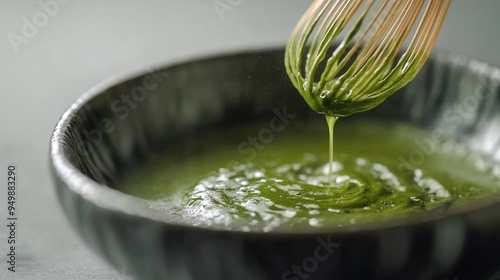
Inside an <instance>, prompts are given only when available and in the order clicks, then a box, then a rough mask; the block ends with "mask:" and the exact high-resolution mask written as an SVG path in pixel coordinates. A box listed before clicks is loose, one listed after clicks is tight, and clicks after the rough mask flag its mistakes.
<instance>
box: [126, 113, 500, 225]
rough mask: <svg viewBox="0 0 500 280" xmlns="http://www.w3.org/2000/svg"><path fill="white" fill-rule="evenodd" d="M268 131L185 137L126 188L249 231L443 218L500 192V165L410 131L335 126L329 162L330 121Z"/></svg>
mask: <svg viewBox="0 0 500 280" xmlns="http://www.w3.org/2000/svg"><path fill="white" fill-rule="evenodd" d="M269 128H270V125H269V123H261V124H255V125H249V126H242V127H237V128H234V129H226V130H224V131H214V132H210V133H206V134H203V135H202V136H193V137H192V138H191V139H183V140H182V141H179V143H177V144H175V145H170V146H169V148H168V149H167V150H166V151H165V153H164V154H161V155H159V156H157V157H156V158H155V159H154V160H152V162H150V163H149V164H148V165H146V166H144V167H143V168H141V169H140V170H138V171H137V172H135V173H134V174H132V175H131V176H130V177H128V178H126V180H125V181H124V182H123V184H121V185H120V186H119V189H120V190H122V191H124V192H126V193H129V194H132V195H135V196H139V197H142V198H144V199H147V200H151V201H152V204H153V207H154V208H157V209H159V210H161V211H166V212H169V213H173V214H174V215H176V216H178V217H180V218H181V219H182V220H184V221H189V223H192V224H195V225H199V226H205V227H212V228H224V229H235V230H244V231H272V230H278V231H279V230H293V229H298V228H317V227H319V228H333V227H341V226H349V225H352V224H359V223H370V222H374V221H375V222H376V221H380V220H385V219H391V218H394V217H398V216H401V215H419V214H424V213H426V212H428V211H445V210H447V209H450V208H454V207H460V206H462V205H464V204H466V203H469V202H471V201H474V200H477V199H481V198H485V197H490V196H493V195H497V194H498V192H499V189H500V166H499V165H498V163H495V162H493V161H490V160H488V159H486V158H484V157H481V156H480V155H477V154H475V153H473V152H471V151H469V150H468V149H467V148H466V147H464V146H463V145H460V144H457V143H455V142H453V141H450V140H449V139H446V138H443V137H436V136H435V135H434V134H431V133H430V132H425V131H422V130H420V129H418V128H415V127H410V126H408V125H403V124H400V123H392V122H387V121H385V122H378V121H351V120H348V119H346V120H345V121H343V122H342V123H341V124H339V125H338V126H337V127H336V129H337V131H338V132H339V133H338V135H337V136H336V138H335V156H334V161H333V163H331V164H330V163H329V159H330V157H331V154H328V153H325V151H326V143H328V138H327V134H326V133H325V125H324V123H323V122H319V123H305V122H300V121H293V122H292V123H291V124H289V125H288V126H286V127H285V128H284V129H283V130H280V131H278V132H272V133H269V131H272V130H270V129H269ZM331 132H333V131H331ZM330 169H331V170H332V172H331V173H330ZM330 174H331V175H330ZM330 182H333V185H332V184H330Z"/></svg>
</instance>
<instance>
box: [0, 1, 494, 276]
mask: <svg viewBox="0 0 500 280" xmlns="http://www.w3.org/2000/svg"><path fill="white" fill-rule="evenodd" d="M41 1H42V2H49V0H41ZM60 1H61V2H62V0H60ZM66 1H68V0H66ZM219 1H221V2H224V3H228V0H219ZM213 2H214V1H213V0H182V1H181V0H178V1H173V0H169V1H165V0H147V1H144V0H143V1H139V0H136V1H132V0H109V1H97V0H93V1H82V0H70V1H68V3H67V4H64V5H60V6H59V11H58V12H57V13H55V15H54V16H53V17H49V20H48V22H47V24H46V25H45V26H43V27H40V28H39V29H38V31H37V32H35V33H34V36H33V37H32V38H29V39H28V42H27V43H26V44H24V43H23V44H21V45H19V50H18V52H17V53H16V52H15V48H13V46H12V44H11V43H10V40H9V37H8V36H9V33H11V32H13V33H16V34H19V35H21V34H22V28H23V25H24V22H23V17H26V18H27V19H29V20H30V21H32V20H31V19H32V17H33V15H34V14H36V13H37V12H40V11H43V9H42V8H41V7H40V5H39V4H38V0H36V1H35V0H29V1H21V0H19V1H10V0H0V22H1V24H0V35H1V37H0V40H1V43H0V54H1V60H0V63H1V64H0V65H1V66H0V67H1V68H0V69H1V72H0V84H1V85H2V87H1V90H2V92H1V93H0V94H1V95H0V96H1V99H0V100H1V101H0V106H1V110H0V119H1V120H2V121H1V122H0V174H2V175H0V180H2V181H1V182H0V186H3V187H2V190H1V191H0V194H1V195H0V219H1V220H2V222H1V224H2V225H3V224H4V222H5V219H6V212H7V211H6V206H7V204H6V198H5V197H6V187H5V183H4V182H5V170H6V166H7V164H8V163H15V164H16V165H17V167H18V170H19V186H18V207H19V209H18V217H19V219H20V220H19V228H18V242H19V244H18V248H19V251H18V267H17V269H18V272H16V273H15V274H11V273H8V272H7V265H6V262H5V252H6V249H7V242H6V234H7V232H6V227H5V226H0V254H1V255H2V256H3V257H2V258H0V259H1V260H2V261H1V265H0V279H33V280H37V279H65V280H66V279H127V277H126V276H124V275H122V274H120V273H119V272H116V271H114V270H113V269H112V268H110V267H109V266H108V265H106V264H105V263H103V261H102V260H100V259H99V258H97V257H96V256H95V255H94V254H93V253H92V252H90V251H89V250H88V249H87V248H86V247H85V245H84V244H83V243H82V242H81V241H80V240H79V239H78V238H77V236H76V234H75V233H74V232H73V230H72V229H71V228H70V227H69V224H68V222H67V221H66V220H65V217H64V216H63V213H62V211H61V208H60V206H59V205H58V202H57V201H56V198H55V194H54V190H53V188H52V184H51V181H50V177H49V173H48V154H47V152H48V141H49V137H50V133H51V130H52V128H53V126H54V125H55V123H56V121H57V119H58V117H59V116H60V115H61V114H62V113H63V111H64V110H65V109H66V108H67V107H68V106H69V105H70V104H71V102H72V101H74V100H75V99H76V98H77V97H78V96H80V95H81V94H82V93H83V92H85V91H86V90H88V89H89V88H90V87H92V86H93V85H95V84H96V83H98V82H99V81H102V80H104V79H106V78H107V77H110V76H114V75H116V74H119V73H124V72H134V71H137V70H141V69H147V68H148V67H150V66H153V65H156V64H158V62H168V61H178V60H182V59H184V58H189V57H195V56H201V55H206V54H213V53H220V52H222V51H226V50H227V51H234V50H239V49H248V48H255V47H257V46H275V45H280V44H283V43H284V42H285V41H286V39H287V37H288V35H289V33H290V31H291V29H292V27H293V26H294V24H295V21H296V20H297V19H298V17H299V16H300V15H301V14H302V12H303V10H304V9H305V8H306V6H308V4H309V3H310V2H311V1H302V0H240V1H236V0H233V1H229V2H232V3H240V4H238V5H236V6H235V7H233V10H232V11H227V12H225V13H224V14H222V17H221V16H220V14H218V13H217V11H216V9H215V8H214V6H213ZM498 11H500V1H497V0H481V1H471V0H454V1H453V5H452V9H451V10H450V14H449V17H448V20H447V22H446V23H445V26H444V29H443V31H442V34H441V37H440V39H439V41H438V48H440V49H451V50H456V51H460V52H463V53H465V54H468V55H470V56H472V57H476V58H479V59H481V60H485V61H488V62H492V63H493V64H495V65H500V54H499V53H500V39H499V36H498V35H497V34H498V30H499V28H500V18H499V16H498Z"/></svg>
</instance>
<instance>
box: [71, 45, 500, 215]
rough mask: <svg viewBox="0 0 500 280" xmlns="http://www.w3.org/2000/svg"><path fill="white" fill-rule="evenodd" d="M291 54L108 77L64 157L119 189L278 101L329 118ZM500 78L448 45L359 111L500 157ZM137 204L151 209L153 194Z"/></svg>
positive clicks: (266, 113)
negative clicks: (318, 108) (291, 64)
mask: <svg viewBox="0 0 500 280" xmlns="http://www.w3.org/2000/svg"><path fill="white" fill-rule="evenodd" d="M283 55H284V53H283V51H282V50H268V51H261V52H250V53H242V54H235V55H226V56H221V57H215V58H209V59H202V60H196V61H193V62H188V63H183V64H179V65H175V66H171V67H166V68H163V69H160V70H157V71H154V72H150V73H146V74H143V75H139V76H137V77H135V78H132V79H127V80H123V81H119V82H116V81H112V82H111V83H108V84H103V85H101V86H99V87H97V88H95V89H94V90H93V91H92V92H90V93H88V94H87V95H85V96H84V97H82V98H81V99H80V100H79V101H78V103H77V105H76V107H75V108H73V111H72V113H71V114H72V115H71V116H67V117H65V118H63V119H64V126H63V129H62V130H61V132H62V139H64V145H63V153H64V156H65V157H66V158H67V160H68V163H69V164H70V165H72V166H73V167H74V168H75V169H76V170H77V172H79V173H81V175H82V176H85V177H87V178H89V179H90V180H92V181H93V182H95V183H96V185H97V184H98V185H100V186H99V188H107V187H109V188H112V189H116V190H118V191H119V190H120V182H121V181H122V180H123V178H124V177H125V176H127V175H128V174H130V173H131V172H133V171H134V170H136V169H137V168H138V167H139V166H141V165H143V164H144V163H145V162H148V161H149V160H151V158H152V157H154V156H155V155H157V154H158V153H160V152H162V151H163V150H164V149H165V148H166V147H168V145H169V144H171V143H174V142H176V141H179V140H180V139H183V137H185V136H187V135H193V134H196V133H200V132H203V131H209V130H213V129H225V128H229V127H234V126H236V125H241V124H244V123H251V122H257V121H259V120H268V119H270V118H271V117H272V115H273V109H282V108H286V110H287V111H288V112H291V113H293V114H295V115H297V116H298V118H299V119H303V120H306V121H321V122H324V118H323V117H322V116H320V115H317V114H316V113H314V112H313V111H312V110H311V109H309V108H308V107H307V105H306V103H305V102H304V101H303V100H302V98H301V97H300V95H299V94H298V93H297V91H296V90H295V89H294V88H293V87H292V85H291V83H290V82H289V80H288V77H287V75H286V72H285V70H284V67H283ZM499 81H500V71H499V70H498V69H496V68H493V67H490V66H488V65H486V64H484V63H481V62H478V61H475V60H469V59H467V58H464V57H463V56H460V55H456V54H450V53H439V54H437V55H435V56H433V57H431V59H430V60H429V61H428V62H427V64H426V65H425V67H424V68H423V70H422V71H421V72H420V74H419V75H418V76H417V78H416V79H415V80H414V81H413V82H411V83H410V84H409V85H408V86H407V87H405V88H404V89H402V90H401V91H400V92H399V93H396V94H395V95H393V96H392V97H390V98H389V99H388V100H387V101H386V102H384V103H383V104H382V105H381V106H379V107H377V108H375V109H373V110H370V111H367V112H364V113H359V114H355V115H353V116H351V117H350V118H372V119H373V118H378V119H390V120H398V121H404V122H408V123H412V124H414V125H417V126H420V127H423V128H425V129H428V130H432V131H439V132H440V133H444V134H446V135H447V136H448V137H451V138H454V139H456V140H458V141H460V142H462V143H465V144H466V145H468V146H470V147H471V148H472V149H474V150H477V151H478V152H480V153H483V154H486V155H488V156H489V157H491V158H492V159H494V160H496V161H500V100H499V99H500V94H499V90H498V89H499V88H498V87H499ZM182 152H185V155H184V156H189V153H190V151H188V150H186V151H182ZM499 174H500V171H499ZM114 195H118V196H119V195H122V194H120V193H115V194H114ZM123 195H124V196H125V194H123ZM132 201H133V199H132ZM137 201H140V199H139V198H137ZM107 203H112V202H107ZM132 203H134V202H132ZM129 206H130V205H129ZM117 207H118V206H117ZM134 207H138V208H147V202H146V203H145V204H144V203H142V202H141V204H137V205H135V206H134ZM118 208H119V207H118Z"/></svg>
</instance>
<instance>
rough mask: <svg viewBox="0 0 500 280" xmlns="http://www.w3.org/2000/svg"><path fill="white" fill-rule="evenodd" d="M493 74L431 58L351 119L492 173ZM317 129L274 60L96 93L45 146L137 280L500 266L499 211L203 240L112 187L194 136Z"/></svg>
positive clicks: (83, 210)
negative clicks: (412, 136)
mask: <svg viewBox="0 0 500 280" xmlns="http://www.w3.org/2000/svg"><path fill="white" fill-rule="evenodd" d="M499 83H500V70H499V69H497V68H494V67H491V66H488V65H487V64H485V63H482V62H478V61H475V60H470V59H468V58H465V57H463V56H461V55H457V54H450V53H438V54H436V55H435V56H433V57H432V58H431V59H430V61H429V62H428V63H427V64H426V66H425V67H424V69H423V70H422V72H421V73H420V74H419V76H418V77H417V78H416V79H415V80H414V81H413V82H412V83H411V84H410V85H408V86H407V87H406V88H404V89H403V90H402V92H400V93H397V94H395V95H394V96H392V97H390V98H389V99H388V100H387V102H385V103H383V104H382V105H381V106H380V107H377V108H376V109H374V110H371V111H368V112H365V113H361V114H357V115H355V116H353V117H355V118H383V119H397V120H400V121H404V122H409V123H413V124H416V125H418V126H420V127H424V128H426V129H429V130H437V129H439V131H441V132H443V133H446V134H447V135H448V136H450V137H453V138H455V139H457V140H458V141H461V142H463V143H465V144H466V145H469V146H470V147H472V148H473V149H475V150H477V151H478V152H481V153H485V154H487V155H488V156H490V157H491V158H494V159H495V160H497V161H500V87H499ZM282 106H286V107H287V110H288V112H290V113H293V114H296V115H298V118H302V119H307V120H308V121H311V122H312V121H324V120H323V118H322V117H321V116H317V115H316V114H315V113H313V112H312V111H311V110H310V109H309V108H308V107H307V106H306V104H305V102H304V101H303V100H302V99H301V97H300V96H299V94H298V93H297V92H296V90H294V89H293V88H292V86H291V84H290V82H289V80H288V77H287V75H286V73H285V70H284V67H283V50H282V49H276V50H263V51H253V52H247V53H239V54H233V55H224V56H219V57H213V58H207V59H200V60H192V61H188V62H185V63H180V64H176V65H171V66H167V67H164V68H162V69H159V70H157V71H154V72H150V73H142V74H138V75H135V76H133V77H128V78H125V79H114V80H110V81H108V82H105V83H103V84H101V85H99V86H97V87H95V88H93V89H91V90H90V91H89V92H87V93H85V94H84V95H83V96H82V97H81V98H80V99H79V100H78V101H77V102H76V103H74V104H73V105H72V106H71V107H70V108H69V109H68V111H66V113H65V114H64V115H63V116H62V118H61V119H60V121H59V123H58V124H57V126H56V128H55V130H54V132H53V135H52V140H51V143H50V157H51V163H52V173H53V178H54V181H55V185H56V189H57V194H58V197H59V200H60V202H61V205H62V208H63V209H64V212H65V214H66V215H67V217H68V219H69V221H70V222H71V224H72V225H73V227H74V228H75V230H76V232H78V234H80V236H81V237H82V238H83V239H84V240H85V242H86V243H87V244H88V245H89V246H90V247H92V249H94V250H95V251H96V252H97V253H98V254H99V255H101V256H102V257H103V258H104V259H105V260H107V261H108V262H109V263H110V264H112V265H113V266H114V267H115V268H117V269H118V270H120V271H122V272H125V273H128V274H130V275H134V276H136V277H137V279H235V280H244V279H248V280H257V279H289V280H299V279H339V280H340V279H459V280H463V279H485V277H489V276H490V275H492V274H493V273H494V272H495V271H497V270H498V269H499V267H500V199H499V198H498V197H493V198H490V199H485V200H483V201H479V202H477V203H474V204H471V205H470V207H467V208H461V209H458V210H453V211H449V212H446V213H429V214H428V215H421V216H418V217H412V218H408V219H398V220H391V221H388V222H381V223H376V224H371V225H356V226H353V227H347V228H339V229H336V230H321V229H318V230H317V231H314V232H280V233H278V232H267V233H258V232H238V231H228V230H216V229H207V228H200V227H195V226H192V225H190V223H189V221H179V219H177V218H176V217H171V216H168V215H166V214H164V213H160V212H158V211H157V210H154V209H153V208H151V207H150V202H148V201H146V200H143V199H140V198H137V197H133V196H130V195H127V194H125V193H122V192H120V187H119V182H120V181H121V180H122V179H123V178H124V176H126V175H127V174H129V173H131V172H134V170H135V169H137V168H138V167H139V166H141V165H143V164H144V163H146V162H147V161H148V160H150V159H151V157H152V156H154V155H155V154H157V153H159V152H161V151H162V150H163V149H165V147H166V146H167V145H169V143H172V142H175V141H178V140H179V139H182V137H183V136H185V135H189V134H190V133H193V132H194V131H197V130H200V129H212V128H225V127H230V126H234V125H238V124H242V123H248V122H253V121H258V120H268V119H269V118H270V117H272V114H273V113H272V109H273V108H281V107H282Z"/></svg>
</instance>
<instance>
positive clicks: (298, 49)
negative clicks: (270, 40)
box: [285, 0, 451, 177]
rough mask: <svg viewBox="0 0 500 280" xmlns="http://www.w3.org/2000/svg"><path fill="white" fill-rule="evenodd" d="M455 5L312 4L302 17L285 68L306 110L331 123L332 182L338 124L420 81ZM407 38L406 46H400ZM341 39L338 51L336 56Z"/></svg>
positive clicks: (372, 0)
mask: <svg viewBox="0 0 500 280" xmlns="http://www.w3.org/2000/svg"><path fill="white" fill-rule="evenodd" d="M450 4H451V0H380V1H377V0H368V1H365V0H315V1H314V2H313V3H312V5H311V6H310V7H309V9H308V10H307V11H306V13H305V14H304V15H303V16H302V18H301V19H300V21H299V22H298V24H297V26H296V27H295V29H294V31H293V33H292V35H291V36H290V39H289V41H288V43H287V46H286V51H285V67H286V70H287V73H288V76H289V77H290V80H291V82H292V83H293V85H294V86H295V88H297V90H298V91H299V92H300V94H301V95H302V97H303V98H304V100H305V101H306V102H307V104H308V105H309V106H310V107H311V108H312V109H313V110H314V111H316V112H318V113H320V114H324V115H325V116H326V119H327V122H328V126H329V134H330V177H331V173H332V172H331V165H332V162H333V127H334V124H335V122H336V121H337V119H338V118H339V117H342V116H349V115H351V114H354V113H357V112H362V111H366V110H369V109H372V108H374V107H375V106H377V105H379V104H380V103H382V102H383V101H384V100H385V99H386V98H387V97H389V96H390V95H392V94H393V93H395V92H396V91H397V90H399V89H400V88H402V87H403V86H405V85H406V84H407V83H408V82H410V81H411V80H412V79H413V78H415V76H416V75H417V73H418V71H420V69H421V68H422V66H423V65H424V63H425V61H426V60H427V58H428V57H429V54H430V52H431V50H432V48H433V46H434V43H435V42H436V39H437V36H438V34H439V31H440V29H441V26H442V24H443V21H444V19H445V16H446V13H447V11H448V8H449V6H450ZM417 22H418V23H417ZM413 27H416V29H415V30H413ZM343 31H344V33H342V32H343ZM412 31H413V32H412ZM341 34H343V38H339V37H340V35H341ZM408 38H411V41H410V43H409V45H408V46H407V47H403V43H404V42H405V40H406V39H408ZM336 39H338V40H337V41H339V44H338V46H337V47H336V48H334V49H333V52H332V45H333V43H334V41H336ZM311 40H312V41H311ZM404 49H406V50H404ZM400 52H402V55H401V56H400V57H399V58H398V54H399V53H400ZM330 53H331V54H330ZM327 54H328V55H327Z"/></svg>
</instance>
